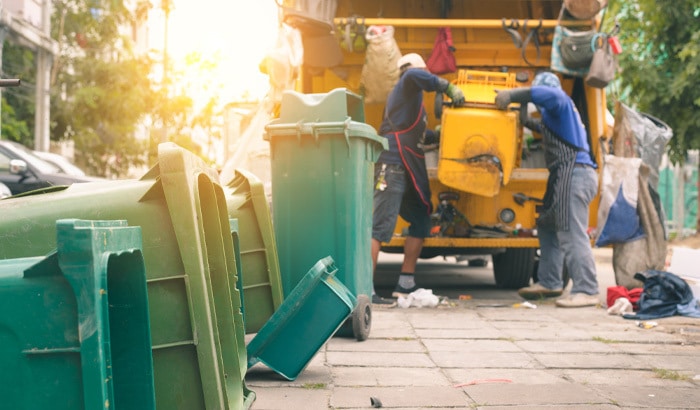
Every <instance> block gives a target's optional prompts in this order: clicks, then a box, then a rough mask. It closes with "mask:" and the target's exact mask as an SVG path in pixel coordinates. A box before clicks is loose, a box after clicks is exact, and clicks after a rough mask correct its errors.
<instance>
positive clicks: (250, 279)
mask: <svg viewBox="0 0 700 410" xmlns="http://www.w3.org/2000/svg"><path fill="white" fill-rule="evenodd" d="M222 184H223V188H224V193H225V195H226V206H227V207H228V213H229V217H230V218H231V219H232V221H235V222H232V223H231V235H232V237H233V240H234V243H237V244H238V251H239V253H240V265H241V266H242V268H243V269H242V272H241V275H240V278H239V284H240V290H241V292H242V293H241V298H242V301H243V322H244V324H245V332H246V333H257V332H258V331H259V330H260V329H261V328H262V327H263V326H264V325H265V323H266V322H267V321H268V320H269V319H270V317H271V316H272V314H273V313H275V311H276V310H277V309H279V307H280V305H282V302H283V300H284V294H283V293H282V278H281V277H280V266H279V261H278V259H277V244H276V241H275V235H274V231H273V229H272V219H271V216H270V207H269V205H268V203H267V197H266V196H265V190H264V188H263V184H262V182H261V181H260V180H259V179H258V178H257V177H256V176H255V175H253V174H251V173H250V172H248V171H245V170H241V169H237V170H236V171H235V173H234V176H233V178H232V179H231V180H230V181H222ZM309 266H311V265H309Z"/></svg>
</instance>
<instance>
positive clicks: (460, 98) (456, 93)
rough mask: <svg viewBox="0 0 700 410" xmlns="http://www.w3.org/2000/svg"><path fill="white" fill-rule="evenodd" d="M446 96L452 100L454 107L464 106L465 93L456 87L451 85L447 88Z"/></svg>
mask: <svg viewBox="0 0 700 410" xmlns="http://www.w3.org/2000/svg"><path fill="white" fill-rule="evenodd" d="M445 94H447V96H448V97H450V99H452V105H453V106H454V107H459V106H461V105H464V93H463V92H462V90H461V89H460V88H459V87H457V86H456V85H454V84H450V85H449V86H448V87H447V90H445Z"/></svg>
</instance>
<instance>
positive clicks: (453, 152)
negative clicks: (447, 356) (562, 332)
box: [281, 0, 609, 288]
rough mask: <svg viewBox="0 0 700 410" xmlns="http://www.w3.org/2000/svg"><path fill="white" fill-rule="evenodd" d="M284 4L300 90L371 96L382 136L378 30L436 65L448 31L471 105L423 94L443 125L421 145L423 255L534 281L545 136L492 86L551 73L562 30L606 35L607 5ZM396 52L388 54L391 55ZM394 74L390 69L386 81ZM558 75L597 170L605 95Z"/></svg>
mask: <svg viewBox="0 0 700 410" xmlns="http://www.w3.org/2000/svg"><path fill="white" fill-rule="evenodd" d="M592 3H598V2H592ZM282 4H283V5H285V7H282V9H281V10H282V12H281V13H282V18H283V19H285V21H286V22H287V23H288V24H291V25H296V26H298V27H303V29H302V38H303V43H304V53H305V55H304V64H303V65H302V69H301V70H299V73H298V78H297V89H298V91H301V92H304V93H327V92H329V91H331V90H333V89H336V88H346V89H348V90H349V91H351V92H354V93H357V94H360V95H363V96H364V97H365V100H364V109H365V113H364V117H365V118H364V121H365V122H367V123H368V124H370V125H372V126H373V127H375V129H379V126H380V124H381V120H382V112H383V109H384V99H382V95H381V94H380V95H377V93H372V91H376V90H375V89H370V88H368V87H369V85H368V81H367V79H366V74H367V69H368V67H367V66H368V64H370V63H371V61H370V57H371V55H370V53H371V52H372V47H373V43H372V41H371V40H372V38H371V36H370V35H369V34H371V33H372V32H373V31H377V30H379V31H380V32H382V33H385V32H387V30H388V31H389V33H390V34H393V40H394V41H395V47H394V48H398V50H399V53H400V55H405V54H407V53H418V54H420V55H421V56H422V57H423V59H424V60H426V61H429V60H430V57H431V55H432V53H434V52H437V42H436V38H437V37H438V35H442V34H443V33H444V32H445V31H447V32H448V33H449V35H450V36H451V46H452V47H451V48H450V52H451V53H452V55H453V56H454V61H455V63H456V64H455V65H456V69H455V70H454V71H452V72H446V73H442V74H440V75H441V76H442V77H443V78H445V79H447V80H449V81H450V82H452V83H453V84H455V85H456V86H458V87H460V88H461V89H462V91H463V92H464V95H465V97H466V103H465V104H464V105H463V106H460V107H453V106H451V105H450V104H449V101H442V98H441V97H442V96H437V98H436V95H435V93H426V94H425V99H424V101H425V108H426V111H427V112H428V120H429V124H428V128H429V129H432V130H439V140H438V141H439V142H438V143H436V144H433V146H432V147H431V146H430V144H426V146H425V148H424V150H425V153H426V164H427V166H428V173H429V177H430V185H431V191H432V195H433V198H432V202H433V207H434V208H435V213H434V215H433V220H434V227H433V235H432V236H431V237H429V238H426V241H425V244H424V247H423V253H422V254H421V257H422V258H432V257H436V256H441V255H442V256H468V255H491V256H492V261H493V270H494V277H495V281H496V284H497V285H498V286H500V287H504V288H518V287H522V286H526V285H528V284H529V282H530V279H531V278H532V276H533V274H536V265H537V259H538V240H537V229H536V224H535V220H536V218H537V215H538V205H539V204H540V202H541V198H542V197H543V195H544V191H545V185H546V180H547V177H548V171H547V169H546V168H545V167H544V159H543V152H542V146H541V135H538V134H537V133H534V132H532V131H530V130H528V129H527V128H524V127H523V126H522V125H521V124H520V122H519V116H518V112H517V107H513V109H511V110H506V111H502V110H498V109H497V108H496V106H495V105H494V96H495V90H498V89H505V88H514V87H522V86H529V85H530V82H531V81H532V79H533V78H534V75H535V73H536V72H537V71H538V70H543V69H550V65H551V62H550V58H551V57H550V56H551V52H552V41H553V37H554V32H555V28H556V27H557V26H558V25H559V26H565V25H570V26H572V27H573V26H580V27H582V28H586V29H591V28H593V29H598V28H599V27H600V24H601V19H602V16H603V15H604V10H600V11H598V12H597V13H593V14H592V15H591V16H587V17H585V18H573V19H572V18H568V19H566V20H564V19H562V14H563V13H562V6H563V2H562V1H551V0H532V1H527V0H497V1H487V2H484V1H480V0H460V1H454V2H453V1H447V0H432V1H430V0H427V1H405V0H372V1H366V0H338V1H317V2H314V1H296V2H288V3H287V4H284V3H282ZM566 15H567V16H569V17H571V16H570V15H569V13H568V12H567V13H566ZM309 16H311V17H309ZM309 21H312V22H313V23H309ZM318 21H320V22H321V23H322V24H317V23H318ZM325 26H328V27H330V30H331V31H330V36H331V38H326V40H323V39H322V37H323V36H322V35H321V34H328V33H327V32H326V31H327V29H326V28H324V27H325ZM310 27H311V28H310ZM446 29H447V30H446ZM326 37H328V36H326ZM368 39H369V40H368ZM334 41H335V43H336V45H337V47H338V49H337V50H335V49H334V48H335V46H334V44H333V42H334ZM393 52H395V50H392V49H389V51H386V52H385V54H386V53H393ZM400 55H399V57H400ZM384 57H386V55H385V56H384ZM396 58H398V57H396ZM395 69H396V68H395V67H392V66H390V65H387V66H386V73H387V75H391V74H392V73H391V71H392V70H395ZM558 75H559V77H560V79H561V82H562V86H563V88H564V90H565V91H566V92H567V93H568V94H569V95H570V96H571V97H572V99H573V101H574V102H575V104H576V106H577V108H578V110H579V112H580V113H581V116H582V119H583V122H584V125H585V127H586V129H587V131H588V137H589V143H590V146H591V147H592V150H593V154H594V156H595V158H596V159H597V162H598V164H599V165H600V166H599V169H598V172H600V171H601V170H602V165H603V164H602V151H601V149H602V147H603V145H604V144H603V141H604V138H605V137H606V136H607V135H609V130H608V125H607V124H606V112H607V110H606V100H605V91H604V89H601V88H594V87H591V86H588V85H587V84H586V83H585V81H584V78H583V76H580V75H564V74H561V73H559V74H558ZM389 89H390V88H389ZM385 94H386V92H385ZM384 97H385V95H384ZM446 100H447V99H446ZM535 115H536V114H535ZM598 203H599V199H598V198H596V199H595V200H594V201H593V203H592V205H591V209H590V225H591V226H592V227H594V226H596V223H597V222H596V220H597V218H596V217H597V208H598ZM405 227H406V222H405V221H403V220H401V219H399V222H398V223H397V226H396V229H395V232H394V236H393V238H392V239H391V240H390V241H389V242H388V243H384V244H383V246H382V250H383V251H384V252H389V253H399V252H402V251H403V244H404V240H405V234H404V229H405ZM535 280H536V278H535Z"/></svg>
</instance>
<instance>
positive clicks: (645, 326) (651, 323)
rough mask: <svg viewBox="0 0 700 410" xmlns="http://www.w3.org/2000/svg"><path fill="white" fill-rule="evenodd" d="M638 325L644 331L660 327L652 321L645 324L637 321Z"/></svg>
mask: <svg viewBox="0 0 700 410" xmlns="http://www.w3.org/2000/svg"><path fill="white" fill-rule="evenodd" d="M636 323H637V326H639V327H641V328H642V329H651V328H653V327H656V326H658V325H659V324H658V323H656V322H650V321H645V322H640V321H637V322H636Z"/></svg>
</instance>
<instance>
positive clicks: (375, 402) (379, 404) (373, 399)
mask: <svg viewBox="0 0 700 410" xmlns="http://www.w3.org/2000/svg"><path fill="white" fill-rule="evenodd" d="M369 402H370V403H371V404H372V407H374V408H377V409H378V408H380V407H382V401H381V400H379V399H378V398H376V397H370V398H369Z"/></svg>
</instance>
